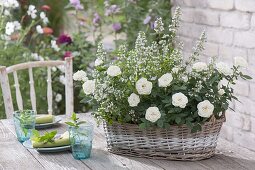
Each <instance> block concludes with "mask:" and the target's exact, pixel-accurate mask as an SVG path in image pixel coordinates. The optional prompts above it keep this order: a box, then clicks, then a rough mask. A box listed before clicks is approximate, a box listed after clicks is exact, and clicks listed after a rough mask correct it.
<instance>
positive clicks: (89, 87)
mask: <svg viewBox="0 0 255 170" xmlns="http://www.w3.org/2000/svg"><path fill="white" fill-rule="evenodd" d="M82 88H83V91H84V93H85V94H87V95H89V94H93V93H94V91H95V89H96V82H95V80H87V81H86V82H85V83H84V84H83V85H82Z"/></svg>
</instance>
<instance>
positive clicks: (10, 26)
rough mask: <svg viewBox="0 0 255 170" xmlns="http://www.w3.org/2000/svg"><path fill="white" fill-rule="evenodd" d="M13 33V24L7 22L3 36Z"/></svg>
mask: <svg viewBox="0 0 255 170" xmlns="http://www.w3.org/2000/svg"><path fill="white" fill-rule="evenodd" d="M14 31H15V25H14V24H13V22H7V23H6V26H5V34H7V35H11V34H12V33H14Z"/></svg>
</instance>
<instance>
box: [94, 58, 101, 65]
mask: <svg viewBox="0 0 255 170" xmlns="http://www.w3.org/2000/svg"><path fill="white" fill-rule="evenodd" d="M101 64H103V60H101V59H100V58H98V59H96V60H95V66H96V67H97V66H100V65H101Z"/></svg>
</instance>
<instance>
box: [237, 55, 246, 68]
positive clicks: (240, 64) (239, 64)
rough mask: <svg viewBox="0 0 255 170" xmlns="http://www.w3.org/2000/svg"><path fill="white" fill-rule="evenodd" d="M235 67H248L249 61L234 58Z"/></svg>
mask: <svg viewBox="0 0 255 170" xmlns="http://www.w3.org/2000/svg"><path fill="white" fill-rule="evenodd" d="M234 65H235V66H236V67H238V66H240V67H248V63H247V61H246V60H245V59H244V58H243V57H235V58H234Z"/></svg>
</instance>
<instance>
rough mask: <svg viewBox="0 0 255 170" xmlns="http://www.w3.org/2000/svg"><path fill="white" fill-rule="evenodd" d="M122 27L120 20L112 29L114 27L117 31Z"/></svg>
mask: <svg viewBox="0 0 255 170" xmlns="http://www.w3.org/2000/svg"><path fill="white" fill-rule="evenodd" d="M121 28H122V27H121V23H119V22H116V23H114V24H112V29H113V30H114V31H115V32H118V31H120V30H121Z"/></svg>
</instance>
